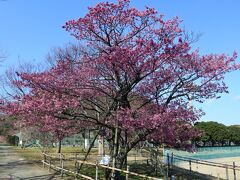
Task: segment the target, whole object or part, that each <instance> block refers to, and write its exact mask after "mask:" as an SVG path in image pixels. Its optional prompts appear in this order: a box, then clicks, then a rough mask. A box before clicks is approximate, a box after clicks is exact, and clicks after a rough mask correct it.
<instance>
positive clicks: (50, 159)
mask: <svg viewBox="0 0 240 180" xmlns="http://www.w3.org/2000/svg"><path fill="white" fill-rule="evenodd" d="M50 169H51V157H50V156H49V167H48V171H50Z"/></svg>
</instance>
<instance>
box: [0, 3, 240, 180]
mask: <svg viewBox="0 0 240 180" xmlns="http://www.w3.org/2000/svg"><path fill="white" fill-rule="evenodd" d="M129 3H130V1H128V0H119V1H118V3H117V4H114V3H108V2H106V3H99V4H97V5H96V6H95V7H93V8H89V12H88V13H87V14H86V15H85V17H83V18H79V19H78V20H71V21H69V22H67V23H66V24H65V26H64V28H65V29H66V30H67V31H69V32H70V33H71V34H72V35H73V36H74V37H76V38H77V39H78V40H79V42H80V44H82V45H86V47H85V48H82V49H81V53H82V54H81V56H79V59H78V60H77V61H72V59H71V57H69V58H65V57H64V59H60V60H59V61H57V63H56V65H55V66H53V67H52V68H50V69H49V70H47V71H44V72H41V73H24V72H23V73H19V77H20V80H18V81H14V84H16V85H18V86H20V87H21V88H26V89H27V92H28V93H27V94H24V95H23V96H17V97H15V101H14V102H5V105H4V106H3V107H2V109H3V110H4V111H5V112H6V113H8V114H15V115H18V116H21V117H24V119H27V123H30V124H35V125H40V126H41V127H42V128H43V129H45V130H46V131H54V130H58V132H60V133H61V134H65V133H68V132H73V130H72V128H73V129H81V128H85V129H88V128H92V127H94V128H95V129H98V133H99V134H101V135H102V136H104V137H105V139H106V140H107V141H108V143H109V148H110V156H111V159H112V164H113V166H114V167H118V168H122V167H123V166H124V164H126V157H127V154H128V152H129V151H130V150H131V149H132V148H134V147H135V146H136V145H137V144H139V143H140V142H142V141H146V140H148V141H150V142H156V143H158V144H161V143H166V144H169V146H173V147H181V148H184V147H185V148H187V147H189V146H190V145H191V142H190V140H191V138H193V137H196V136H197V135H198V133H197V132H196V131H194V129H193V127H192V124H193V122H195V121H196V120H198V119H199V117H200V116H201V115H202V112H201V111H199V110H197V109H195V108H191V107H189V106H188V102H189V100H190V97H191V99H192V100H193V101H198V102H204V100H205V99H210V98H218V97H219V94H221V93H226V92H227V86H226V85H225V84H224V81H223V80H224V75H225V74H226V73H228V72H231V71H233V70H237V69H239V65H238V64H236V62H235V59H236V53H234V54H233V56H231V57H230V56H227V55H224V54H220V55H218V54H209V55H204V56H202V55H200V54H199V53H198V51H196V50H193V49H191V46H190V43H189V41H188V38H186V37H185V36H184V34H185V33H184V32H183V30H182V29H181V28H180V21H179V19H178V18H177V17H176V18H172V19H169V20H164V19H163V16H162V15H158V14H157V12H156V11H155V10H154V9H153V8H146V9H145V10H143V11H139V10H137V9H135V8H131V7H129ZM183 129H184V131H183ZM107 178H109V177H107Z"/></svg>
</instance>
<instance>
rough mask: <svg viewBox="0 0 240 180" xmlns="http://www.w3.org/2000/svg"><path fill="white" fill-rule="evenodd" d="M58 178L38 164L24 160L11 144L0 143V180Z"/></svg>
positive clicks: (49, 179) (51, 179)
mask: <svg viewBox="0 0 240 180" xmlns="http://www.w3.org/2000/svg"><path fill="white" fill-rule="evenodd" d="M43 179H44V180H53V179H55V180H56V179H58V178H55V177H54V174H50V173H49V172H48V170H46V169H43V168H42V167H41V166H40V165H37V164H34V163H33V162H29V161H26V160H24V158H22V157H20V156H19V155H18V154H17V153H16V152H15V151H14V149H13V148H12V147H11V146H7V145H2V144H0V180H43Z"/></svg>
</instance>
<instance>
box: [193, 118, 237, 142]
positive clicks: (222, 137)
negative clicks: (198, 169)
mask: <svg viewBox="0 0 240 180" xmlns="http://www.w3.org/2000/svg"><path fill="white" fill-rule="evenodd" d="M195 127H196V128H197V129H199V130H201V131H202V132H203V133H202V136H201V137H200V138H197V139H196V141H198V142H200V141H201V142H203V143H204V145H205V144H206V143H208V142H211V144H212V145H214V144H216V143H218V144H220V143H221V144H222V145H224V144H225V145H229V144H230V143H231V142H233V143H234V144H235V145H239V143H240V127H239V126H237V125H232V126H225V125H223V124H221V123H218V122H213V121H209V122H198V123H196V124H195Z"/></svg>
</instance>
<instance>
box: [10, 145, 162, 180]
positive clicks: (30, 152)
mask: <svg viewBox="0 0 240 180" xmlns="http://www.w3.org/2000/svg"><path fill="white" fill-rule="evenodd" d="M15 151H16V153H18V154H19V155H20V156H21V157H23V158H25V159H26V160H31V161H35V162H40V161H41V160H42V159H43V156H42V150H41V149H40V148H37V147H31V148H25V149H22V148H20V147H15ZM45 151H46V152H47V153H53V154H54V153H56V152H57V148H48V149H45ZM62 153H63V154H65V155H66V157H74V154H76V153H78V154H81V159H82V158H83V157H84V155H85V153H86V152H84V150H83V149H81V148H80V147H62ZM97 153H98V151H97V149H96V148H95V149H92V151H91V155H90V157H92V158H91V159H92V160H94V158H95V159H96V157H97ZM144 162H145V161H144ZM53 163H54V165H57V166H59V159H55V160H53ZM64 168H65V169H69V170H72V171H75V165H74V161H66V162H65V164H64ZM130 171H131V172H136V173H139V174H144V175H148V176H153V177H154V176H155V177H156V176H157V177H162V176H161V174H159V173H158V174H157V175H156V174H155V173H154V172H153V171H152V167H151V166H149V165H147V164H138V163H132V164H130ZM80 173H81V174H84V175H86V176H90V177H93V178H95V175H96V167H95V166H91V165H83V167H82V169H81V172H80ZM122 175H124V173H122ZM104 176H105V170H104V168H101V167H99V179H104ZM66 178H67V177H66ZM129 179H131V180H140V179H143V178H140V177H137V176H131V175H129Z"/></svg>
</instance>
